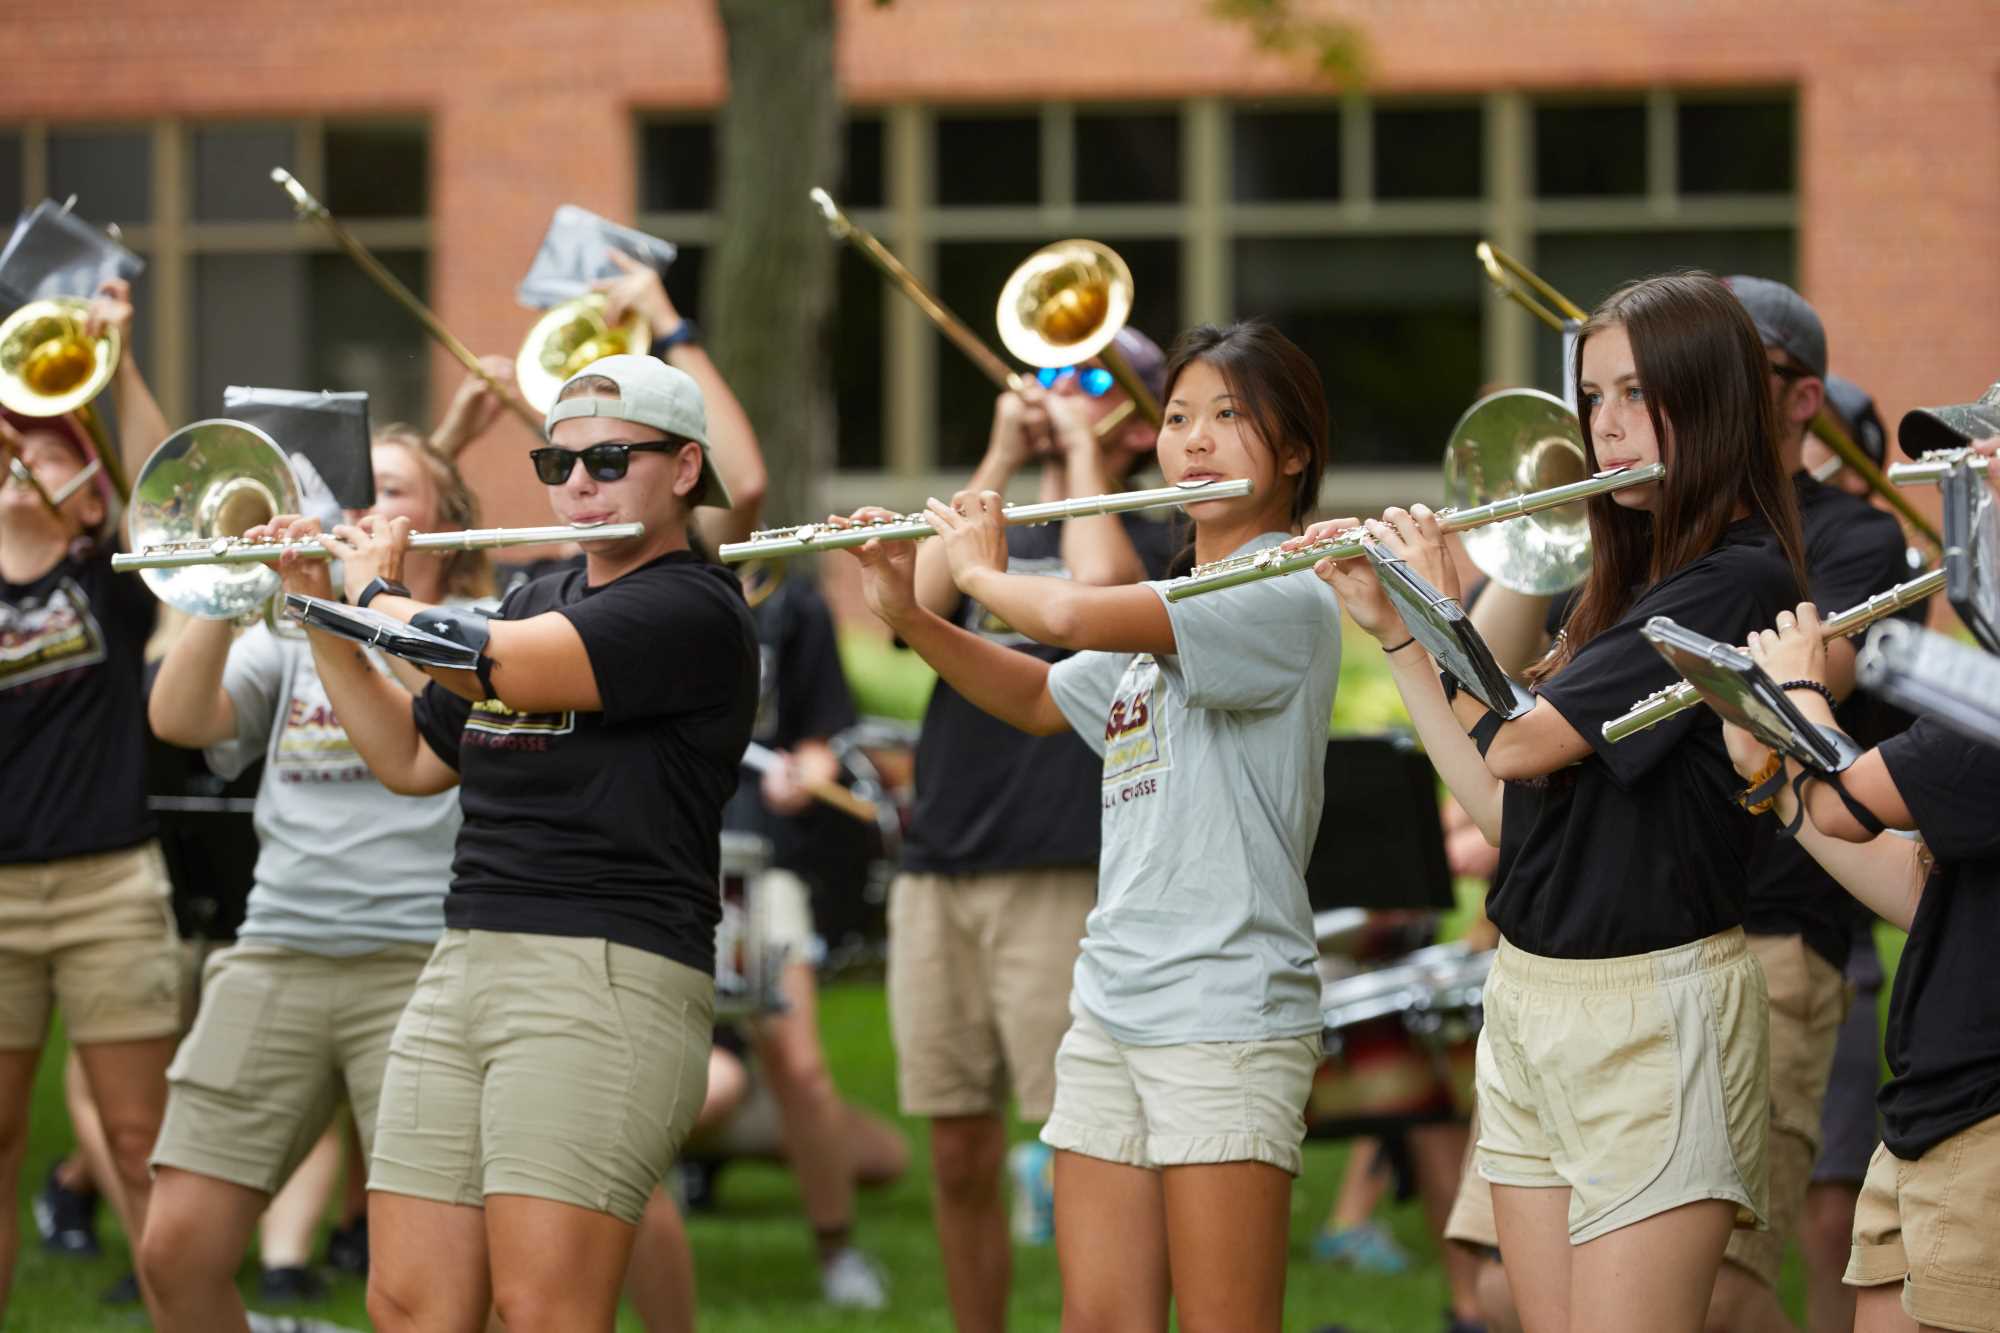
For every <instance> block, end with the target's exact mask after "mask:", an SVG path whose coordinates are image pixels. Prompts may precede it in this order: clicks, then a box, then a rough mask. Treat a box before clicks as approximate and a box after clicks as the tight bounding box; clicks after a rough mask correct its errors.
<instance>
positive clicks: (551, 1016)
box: [368, 930, 715, 1226]
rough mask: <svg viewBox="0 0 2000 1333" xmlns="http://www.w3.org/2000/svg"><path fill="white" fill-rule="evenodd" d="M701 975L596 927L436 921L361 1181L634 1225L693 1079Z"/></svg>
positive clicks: (676, 1139)
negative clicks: (434, 940) (543, 1203)
mask: <svg viewBox="0 0 2000 1333" xmlns="http://www.w3.org/2000/svg"><path fill="white" fill-rule="evenodd" d="M714 1015H715V982H714V979H713V978H711V977H709V976H707V975H705V974H703V973H701V972H697V971H695V970H694V969H693V968H691V967H686V966H683V965H682V964H680V963H676V962H673V961H671V960H670V959H667V958H664V957H662V956H660V955H659V954H655V953H649V952H647V951H646V950H643V949H634V948H628V947H627V946H625V945H622V944H612V943H610V942H609V941H606V940H602V939H582V938H572V937H569V936H563V935H517V934H509V933H502V932H496V931H483V930H469V931H468V930H447V931H445V933H444V936H443V937H442V938H441V939H439V940H438V945H437V950H436V952H434V953H433V954H432V955H431V958H430V962H429V963H427V964H426V965H425V967H424V970H423V975H422V976H420V977H419V978H418V979H417V988H416V991H415V993H414V994H412V995H411V996H410V1002H409V1005H408V1006H407V1007H406V1008H405V1009H404V1010H403V1017H402V1020H401V1021H400V1022H399V1023H397V1024H396V1031H395V1035H394V1036H393V1037H391V1038H390V1041H389V1065H388V1070H387V1072H386V1073H385V1074H384V1075H383V1078H382V1102H381V1109H380V1111H379V1112H378V1114H377V1116H376V1124H375V1152H374V1156H373V1161H372V1166H371V1168H370V1171H369V1176H368V1188H369V1189H371V1190H382V1191H384V1192H386V1193H390V1194H407V1195H410V1196H412V1197H414V1198H419V1199H432V1200H436V1201H437V1202H439V1203H450V1204H462V1205H465V1206H468V1207H475V1208H476V1207H479V1206H481V1205H482V1204H483V1203H484V1202H485V1199H486V1196H487V1195H489V1194H520V1195H526V1196H528V1197H530V1198H537V1199H553V1200H555V1201H557V1202H559V1203H568V1204H574V1205H576V1206H577V1207H579V1208H588V1209H591V1210H592V1211H594V1212H600V1213H608V1214H610V1215H611V1216H613V1217H616V1218H618V1219H619V1220H621V1221H623V1222H627V1223H631V1224H633V1225H635V1226H636V1225H637V1224H638V1221H639V1214H640V1213H641V1212H642V1211H644V1209H645V1206H646V1200H647V1198H648V1197H649V1196H650V1195H651V1194H652V1192H653V1187H654V1186H656V1185H658V1184H659V1183H660V1180H661V1178H662V1177H663V1176H664V1175H665V1174H666V1171H667V1168H668V1167H669V1166H671V1165H672V1164H673V1160H674V1155H675V1154H676V1153H678V1152H679V1151H680V1147H681V1144H682V1143H683V1142H684V1141H685V1140H686V1139H687V1135H688V1130H689V1128H690V1127H691V1126H692V1125H693V1124H694V1118H695V1114H696V1113H697V1112H698V1111H700V1110H701V1103H702V1098H703V1096H704V1095H705V1094H706V1092H707V1089H708V1048H709V1044H710V1040H711V1038H712V1036H713V1029H714Z"/></svg>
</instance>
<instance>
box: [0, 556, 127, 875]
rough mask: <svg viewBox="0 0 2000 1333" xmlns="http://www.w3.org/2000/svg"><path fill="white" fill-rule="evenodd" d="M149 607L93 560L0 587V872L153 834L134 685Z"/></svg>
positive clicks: (122, 578) (74, 560)
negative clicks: (4, 867) (0, 866)
mask: <svg viewBox="0 0 2000 1333" xmlns="http://www.w3.org/2000/svg"><path fill="white" fill-rule="evenodd" d="M158 609H159V604H158V603H157V602H156V601H154V600H153V594H152V593H150V592H148V591H147V590H146V585H145V584H144V583H142V582H140V580H139V576H138V575H136V574H114V573H112V572H111V562H110V560H109V559H108V558H107V557H105V556H102V555H90V556H84V557H81V558H79V557H78V556H76V555H69V556H65V557H64V558H63V559H61V560H59V561H57V562H56V565H55V567H54V568H53V569H51V570H49V572H48V573H46V574H44V575H42V576H41V577H40V578H38V579H35V580H33V581H32V582H29V583H8V582H6V581H4V580H0V864H33V863H38V862H43V861H57V860H61V859H63V858H64V857H70V856H84V855H87V854H89V853H92V852H109V851H116V850H118V849H119V848H121V847H130V846H132V845H133V844H135V843H139V842H143V841H144V840H145V839H147V838H150V837H152V836H153V832H154V825H153V816H152V814H151V813H150V812H149V811H148V810H147V808H146V700H145V688H144V684H143V681H144V654H145V648H146V640H147V638H148V637H149V636H150V635H151V634H152V632H153V622H154V619H155V617H156V616H157V614H158Z"/></svg>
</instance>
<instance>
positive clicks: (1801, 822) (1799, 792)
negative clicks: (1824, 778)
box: [1778, 768, 1813, 838]
mask: <svg viewBox="0 0 2000 1333" xmlns="http://www.w3.org/2000/svg"><path fill="white" fill-rule="evenodd" d="M1812 778H1813V775H1812V773H1811V772H1810V771H1809V770H1807V769H1803V768H1802V769H1800V770H1799V775H1798V776H1797V777H1795V778H1793V779H1792V805H1793V806H1794V807H1795V808H1794V809H1793V811H1792V817H1791V818H1790V819H1788V820H1786V821H1785V823H1784V826H1783V827H1782V828H1780V829H1779V830H1778V832H1779V833H1781V834H1782V835H1784V836H1785V837H1787V838H1795V837H1797V836H1798V833H1799V830H1800V829H1801V828H1803V827H1804V826H1805V822H1806V784H1807V783H1808V782H1811V781H1812Z"/></svg>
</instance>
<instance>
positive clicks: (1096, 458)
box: [1062, 440, 1146, 587]
mask: <svg viewBox="0 0 2000 1333" xmlns="http://www.w3.org/2000/svg"><path fill="white" fill-rule="evenodd" d="M1063 474H1064V480H1065V482H1066V484H1067V489H1068V491H1069V496H1065V497H1063V498H1065V499H1067V498H1069V497H1070V496H1075V497H1081V496H1092V495H1105V494H1108V493H1109V492H1110V491H1111V480H1110V478H1109V477H1107V476H1105V474H1104V460H1103V458H1102V457H1101V456H1100V455H1099V453H1098V451H1097V447H1096V441H1095V440H1093V441H1091V446H1090V447H1089V448H1087V449H1081V448H1072V449H1071V450H1070V451H1069V455H1068V457H1067V458H1066V459H1065V460H1064V464H1063ZM1062 557H1063V563H1064V564H1065V565H1067V566H1069V574H1070V577H1071V578H1073V579H1075V580H1076V581H1077V582H1078V583H1094V584H1097V585H1099V586H1104V587H1108V586H1113V585H1116V584H1121V583H1138V582H1139V581H1141V580H1142V579H1144V578H1145V577H1146V566H1145V564H1144V563H1143V562H1142V561H1141V560H1140V559H1139V553H1138V552H1137V551H1136V550H1134V549H1133V547H1132V538H1131V537H1130V536H1129V535H1127V533H1126V531H1125V523H1124V520H1122V519H1121V518H1120V517H1119V516H1118V515H1117V514H1090V515H1087V516H1085V517H1083V518H1072V519H1068V520H1066V521H1065V522H1064V523H1063V525H1062Z"/></svg>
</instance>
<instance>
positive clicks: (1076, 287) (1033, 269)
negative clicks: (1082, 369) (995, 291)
mask: <svg viewBox="0 0 2000 1333" xmlns="http://www.w3.org/2000/svg"><path fill="white" fill-rule="evenodd" d="M1131 317H1132V270H1131V269H1130V268H1128V267H1126V264H1125V261H1124V260H1123V259H1122V258H1120V257H1119V254H1118V252H1117V251H1116V250H1113V249H1112V248H1111V247H1110V246H1108V245H1104V244H1101V243H1100V242H1097V241H1085V240H1072V241H1057V242H1056V243H1055V244H1053V245H1045V246H1043V247H1042V248H1041V249H1039V250H1037V251H1035V253H1033V254H1032V255H1029V256H1028V257H1027V258H1026V259H1025V260H1023V261H1022V262H1021V264H1020V266H1019V267H1017V268H1016V269H1015V270H1014V272H1013V273H1012V274H1010V275H1009V276H1008V278H1007V285H1006V286H1004V287H1002V288H1001V289H1000V303H999V309H998V311H997V312H996V318H997V319H998V321H999V325H1000V341H1001V343H1002V344H1004V345H1005V346H1006V348H1007V350H1008V351H1010V352H1012V353H1013V354H1014V355H1015V357H1016V358H1017V359H1019V360H1022V361H1025V362H1027V363H1028V364H1029V365H1031V366H1073V365H1076V364H1078V363H1079V362H1083V361H1088V360H1089V359H1090V358H1091V357H1093V356H1100V355H1102V354H1103V353H1104V352H1105V351H1106V350H1108V349H1109V348H1110V346H1111V340H1112V339H1113V338H1115V337H1117V336H1118V330H1120V329H1122V328H1124V327H1125V322H1126V321H1127V320H1129V319H1130V318H1131Z"/></svg>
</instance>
